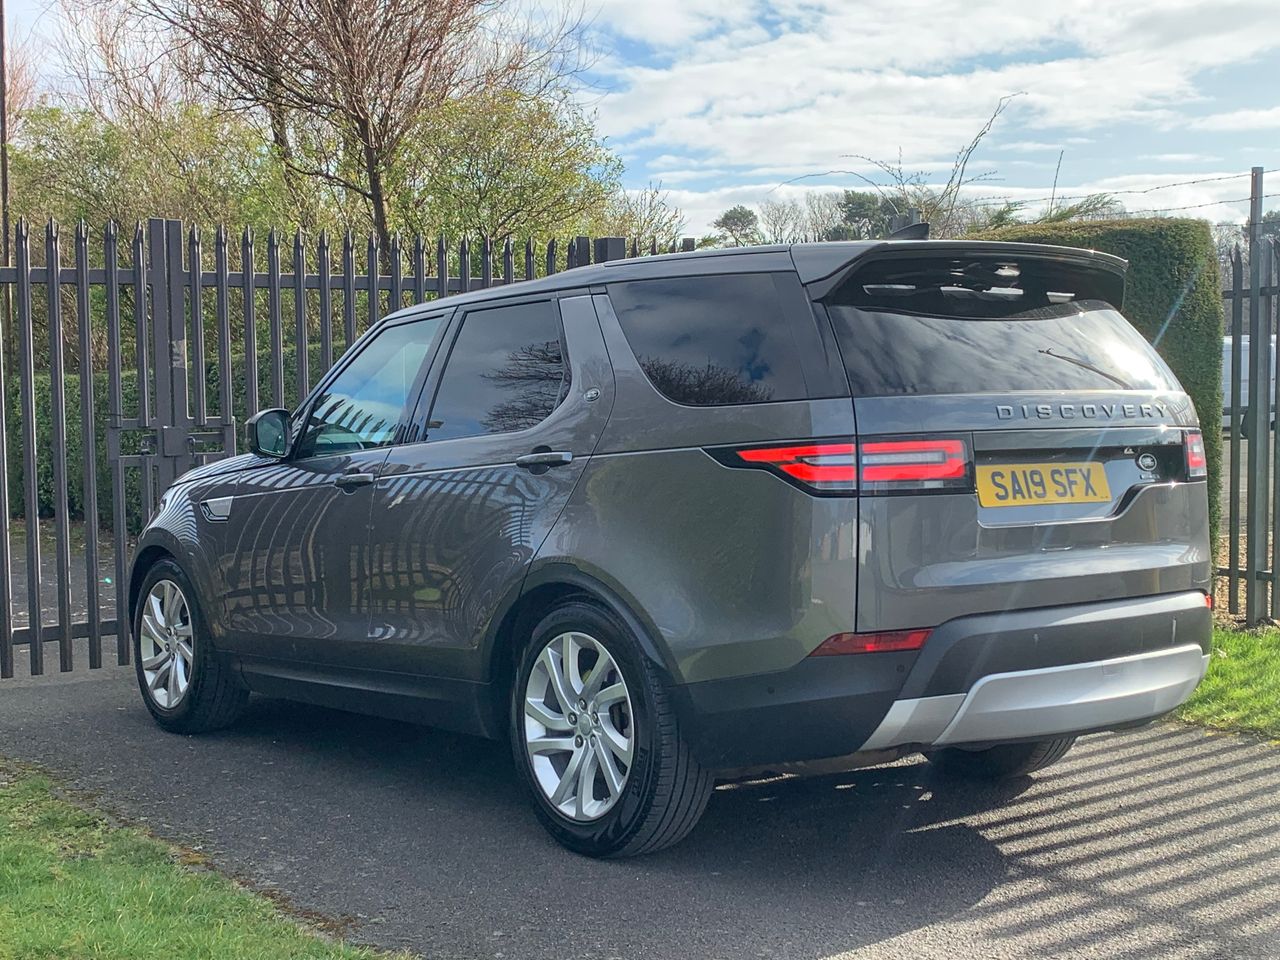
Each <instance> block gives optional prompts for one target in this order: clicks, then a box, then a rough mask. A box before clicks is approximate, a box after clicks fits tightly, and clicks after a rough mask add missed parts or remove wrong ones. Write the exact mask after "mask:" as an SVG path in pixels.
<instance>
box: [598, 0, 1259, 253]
mask: <svg viewBox="0 0 1280 960" xmlns="http://www.w3.org/2000/svg"><path fill="white" fill-rule="evenodd" d="M591 31H592V35H593V38H594V45H595V46H596V48H597V56H596V59H595V61H594V64H593V67H592V70H591V72H590V74H589V77H588V80H589V82H590V83H589V86H590V90H591V92H592V95H593V99H592V100H591V103H592V106H593V107H594V109H595V110H596V111H597V115H598V119H599V123H600V127H601V130H602V131H603V132H604V133H605V134H606V135H607V136H608V138H609V141H610V143H611V144H612V145H613V147H614V148H615V149H616V150H617V151H618V152H619V153H620V154H621V156H622V157H623V159H624V160H625V161H626V165H627V183H628V186H631V187H640V186H643V185H644V184H646V183H648V182H650V181H654V182H661V183H662V185H663V186H664V187H665V188H667V189H668V190H669V191H670V192H671V194H672V196H673V198H674V199H675V201H676V202H677V203H679V204H680V206H681V207H682V208H683V209H684V211H685V213H686V216H687V219H688V227H689V231H690V232H691V233H701V232H703V231H705V230H706V229H707V228H708V227H709V225H710V223H711V221H712V220H713V219H714V218H715V217H716V216H717V215H718V214H719V213H720V212H721V211H723V210H724V209H725V208H726V207H728V206H731V205H733V204H737V203H745V204H747V205H752V204H756V203H759V202H760V201H761V200H763V199H765V198H766V197H773V198H780V197H781V198H786V197H789V196H793V195H795V194H796V193H798V192H803V191H804V190H807V189H813V188H815V187H825V188H835V187H865V185H866V184H865V181H863V180H862V179H861V177H862V176H865V177H869V178H871V179H872V180H876V181H878V182H883V180H884V178H883V176H881V175H878V174H877V171H876V170H875V168H874V167H873V166H872V165H871V164H869V163H867V162H866V161H863V160H859V159H857V157H856V155H861V156H865V157H870V158H873V159H880V160H885V161H890V162H896V161H897V160H898V158H899V156H901V159H902V164H903V166H904V167H905V168H906V169H907V170H909V171H921V172H924V173H926V174H928V175H930V176H939V175H940V176H941V180H942V181H945V179H946V171H949V169H950V166H951V162H952V160H953V158H954V156H955V154H956V152H957V151H958V150H959V149H960V148H961V147H962V146H963V145H964V144H966V143H967V142H968V141H969V140H970V139H971V138H972V137H973V135H974V134H975V133H976V132H977V131H978V130H979V129H980V128H981V127H982V125H983V124H984V123H985V121H986V119H987V118H988V117H989V116H990V114H991V112H992V110H993V109H994V108H995V106H996V104H997V103H998V102H999V100H1000V98H1001V97H1004V96H1007V95H1010V94H1018V96H1016V97H1015V98H1014V99H1013V100H1012V101H1011V102H1010V104H1009V107H1008V109H1007V111H1006V112H1005V113H1004V115H1003V116H1002V117H1001V118H1000V120H999V121H998V123H997V125H996V127H995V128H994V129H993V130H992V132H991V134H990V135H989V137H988V138H987V139H986V140H985V141H984V143H983V145H982V147H981V149H980V150H979V152H978V153H977V154H976V157H975V161H974V163H973V165H972V167H971V172H974V173H988V172H989V173H991V174H992V176H991V177H990V179H988V180H985V181H984V182H983V183H981V184H977V185H975V186H974V187H973V188H972V192H974V193H975V194H982V195H984V196H986V197H993V198H995V197H1000V198H1003V197H1012V198H1015V199H1027V200H1031V199H1034V198H1042V197H1047V196H1048V195H1049V193H1050V191H1051V188H1052V186H1053V182H1054V173H1055V168H1056V167H1057V164H1058V160H1059V154H1060V153H1061V170H1060V173H1059V182H1058V194H1059V195H1062V194H1064V193H1065V194H1067V195H1068V196H1071V195H1078V194H1087V193H1093V192H1101V191H1106V192H1111V193H1114V194H1115V195H1116V198H1117V199H1118V200H1120V201H1121V202H1123V203H1124V205H1125V206H1126V207H1127V208H1128V209H1130V210H1135V211H1136V210H1150V209H1160V210H1167V209H1169V208H1176V207H1187V206H1195V207H1196V209H1192V210H1187V211H1185V215H1190V216H1205V217H1208V218H1209V219H1211V220H1214V221H1223V222H1236V221H1241V220H1243V219H1244V217H1245V215H1246V214H1247V210H1248V204H1247V203H1242V202H1238V201H1239V199H1240V198H1246V197H1248V195H1249V180H1248V177H1247V176H1240V175H1241V174H1247V173H1248V171H1249V169H1250V167H1251V166H1254V165H1261V166H1264V167H1266V168H1268V169H1271V168H1277V172H1276V173H1275V174H1274V175H1272V176H1271V177H1270V178H1269V184H1270V186H1269V187H1268V192H1271V193H1274V194H1276V196H1275V197H1274V198H1272V199H1270V200H1268V201H1267V204H1268V206H1280V84H1277V78H1278V77H1280V3H1277V2H1276V0H1212V2H1200V0H1123V2H1116V0H1106V2H1093V0H1031V2H1025V0H1024V2H1012V0H1003V2H998V3H995V2H982V0H968V2H965V0H769V2H766V0H601V2H599V5H598V7H596V8H595V13H594V19H593V20H592V26H591ZM829 171H840V172H829ZM801 177H803V178H804V179H801V180H797V179H796V178H801ZM1221 177H1234V179H1229V180H1219V179H1212V178H1221ZM1187 180H1211V182H1208V183H1200V184H1188V185H1184V186H1176V187H1164V186H1163V185H1166V184H1171V183H1175V182H1179V181H1187ZM1151 188H1159V189H1151ZM1139 191H1148V192H1139ZM1228 201H1235V202H1228ZM1200 204H1209V205H1208V206H1204V207H1200V206H1198V205H1200Z"/></svg>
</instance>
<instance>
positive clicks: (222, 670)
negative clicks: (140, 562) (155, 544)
mask: <svg viewBox="0 0 1280 960" xmlns="http://www.w3.org/2000/svg"><path fill="white" fill-rule="evenodd" d="M133 663H134V668H135V672H136V674H137V677H138V688H139V689H140V690H141V691H142V701H143V703H145V704H146V705H147V709H148V710H149V711H150V712H151V716H152V717H153V718H155V721H156V723H158V724H159V725H160V726H161V727H163V728H164V729H166V730H169V731H171V732H173V733H206V732H208V731H210V730H218V729H221V728H222V727H226V726H229V725H231V724H232V723H234V722H235V721H236V720H237V719H238V718H239V717H240V714H241V713H242V712H243V711H244V706H245V704H246V703H247V702H248V700H249V691H248V689H247V688H246V687H245V686H244V684H243V683H241V682H240V679H239V677H237V676H236V675H235V673H234V672H233V671H232V669H231V667H230V666H229V665H228V664H227V663H226V662H225V661H223V660H220V659H219V658H218V657H217V656H216V655H215V654H214V650H213V647H212V645H211V644H210V642H209V628H208V622H207V621H206V620H205V618H204V613H203V612H202V610H201V608H200V601H199V599H198V598H197V596H196V590H195V587H194V586H193V585H192V583H191V581H190V579H189V578H188V577H187V575H186V573H185V572H183V570H182V568H181V567H180V566H178V565H177V564H176V563H174V562H173V561H172V560H161V561H159V562H158V563H156V564H155V566H153V567H152V568H151V569H150V570H148V571H147V576H146V578H145V579H144V580H143V581H142V589H141V590H140V591H138V605H137V609H135V610H134V614H133Z"/></svg>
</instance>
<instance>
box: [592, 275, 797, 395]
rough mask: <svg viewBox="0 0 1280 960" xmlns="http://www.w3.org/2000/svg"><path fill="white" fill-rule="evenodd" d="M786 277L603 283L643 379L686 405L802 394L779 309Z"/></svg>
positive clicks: (793, 350)
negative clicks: (641, 369)
mask: <svg viewBox="0 0 1280 960" xmlns="http://www.w3.org/2000/svg"><path fill="white" fill-rule="evenodd" d="M788 283H790V285H791V286H792V287H795V285H796V280H795V277H794V276H791V275H789V274H769V273H749V274H742V273H739V274H725V275H723V276H704V277H676V278H670V279H664V280H635V281H630V282H626V283H612V284H609V287H608V291H609V300H610V301H611V302H612V304H613V308H614V311H615V312H616V313H617V316H618V322H619V323H620V324H621V326H622V331H623V333H624V334H626V337H627V341H628V343H630V344H631V349H632V351H633V352H634V353H635V355H636V358H637V359H638V360H639V362H640V366H641V367H642V368H643V369H644V372H645V374H646V376H648V378H649V380H650V382H651V383H652V384H653V385H654V387H655V388H657V390H658V391H659V392H660V393H662V394H663V396H665V397H666V398H667V399H668V400H674V401H675V402H676V403H684V404H690V405H693V406H718V405H722V404H739V403H766V402H769V401H774V400H799V399H804V398H806V397H807V393H808V392H807V390H806V387H805V380H804V374H803V372H802V370H801V361H800V356H799V350H798V349H797V346H796V342H795V339H794V336H793V333H792V329H791V323H790V322H788V320H787V316H786V313H785V312H784V307H783V297H784V295H785V293H786V292H787V291H788V288H787V286H786V284H788Z"/></svg>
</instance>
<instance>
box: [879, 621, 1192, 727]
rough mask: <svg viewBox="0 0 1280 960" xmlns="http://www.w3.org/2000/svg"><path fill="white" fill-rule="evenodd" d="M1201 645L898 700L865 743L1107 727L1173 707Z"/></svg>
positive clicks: (999, 677) (1188, 683) (1186, 688)
mask: <svg viewBox="0 0 1280 960" xmlns="http://www.w3.org/2000/svg"><path fill="white" fill-rule="evenodd" d="M1208 665H1209V657H1208V655H1206V654H1205V653H1204V651H1203V650H1201V648H1200V646H1199V644H1195V643H1192V644H1187V645H1185V646H1181V647H1174V648H1173V649H1171V650H1161V651H1157V652H1153V653H1140V654H1137V655H1136V656H1131V657H1116V658H1114V659H1112V660H1095V661H1091V662H1089V663H1075V664H1068V665H1066V666H1061V667H1043V668H1040V669H1037V670H1019V671H1014V672H1012V673H997V674H993V675H991V676H986V677H983V678H982V679H981V680H979V681H978V682H977V683H976V684H974V686H973V689H971V690H970V691H969V692H968V693H955V694H944V695H943V696H939V697H920V698H916V699H905V700H895V701H894V704H893V706H892V707H891V708H890V709H889V712H888V714H886V716H885V718H884V720H882V721H881V723H880V726H878V727H877V728H876V730H875V732H874V733H872V734H871V736H870V737H869V738H868V739H867V742H866V743H864V744H863V745H862V749H864V750H879V749H885V748H889V747H902V746H910V745H913V744H920V745H925V746H933V747H941V746H949V745H952V744H980V743H998V742H1002V741H1009V740H1030V739H1037V738H1040V737H1048V736H1055V735H1061V734H1064V733H1078V732H1084V731H1088V730H1105V729H1108V728H1112V727H1119V726H1125V725H1128V724H1131V723H1137V722H1141V721H1143V720H1147V719H1150V718H1152V717H1158V716H1160V715H1161V714H1165V713H1168V712H1169V711H1170V710H1172V709H1174V708H1175V707H1177V706H1178V705H1179V704H1180V703H1182V702H1183V701H1185V700H1186V699H1187V698H1188V697H1189V696H1191V692H1192V691H1193V690H1195V688H1196V685H1197V684H1198V683H1199V682H1200V680H1201V678H1203V677H1204V672H1205V669H1206V668H1207V667H1208Z"/></svg>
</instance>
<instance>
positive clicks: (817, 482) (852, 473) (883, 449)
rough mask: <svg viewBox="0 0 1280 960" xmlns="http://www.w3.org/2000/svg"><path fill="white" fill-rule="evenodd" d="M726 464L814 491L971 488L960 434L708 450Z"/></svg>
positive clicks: (965, 443)
mask: <svg viewBox="0 0 1280 960" xmlns="http://www.w3.org/2000/svg"><path fill="white" fill-rule="evenodd" d="M707 452H708V453H710V454H711V455H712V456H713V457H715V458H716V459H717V460H719V461H720V462H721V463H723V464H724V465H725V466H730V467H742V466H748V467H760V468H763V469H766V470H771V471H773V472H774V473H777V474H780V475H782V476H783V477H786V478H788V479H790V480H792V481H794V482H795V483H797V485H799V486H803V487H804V488H805V489H807V490H810V491H811V492H814V493H825V494H835V495H842V494H850V493H855V492H858V491H859V489H860V490H861V492H863V493H897V492H900V491H922V490H955V489H972V476H971V473H972V471H971V469H970V461H971V458H970V455H969V443H968V441H967V440H964V439H961V438H960V437H931V438H928V439H925V438H912V439H896V438H895V439H887V438H886V439H875V440H871V439H868V440H864V441H862V442H861V443H853V442H849V441H825V440H816V441H809V442H800V443H788V444H785V445H782V446H776V447H747V448H744V449H725V448H721V449H719V450H708V451H707Z"/></svg>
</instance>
